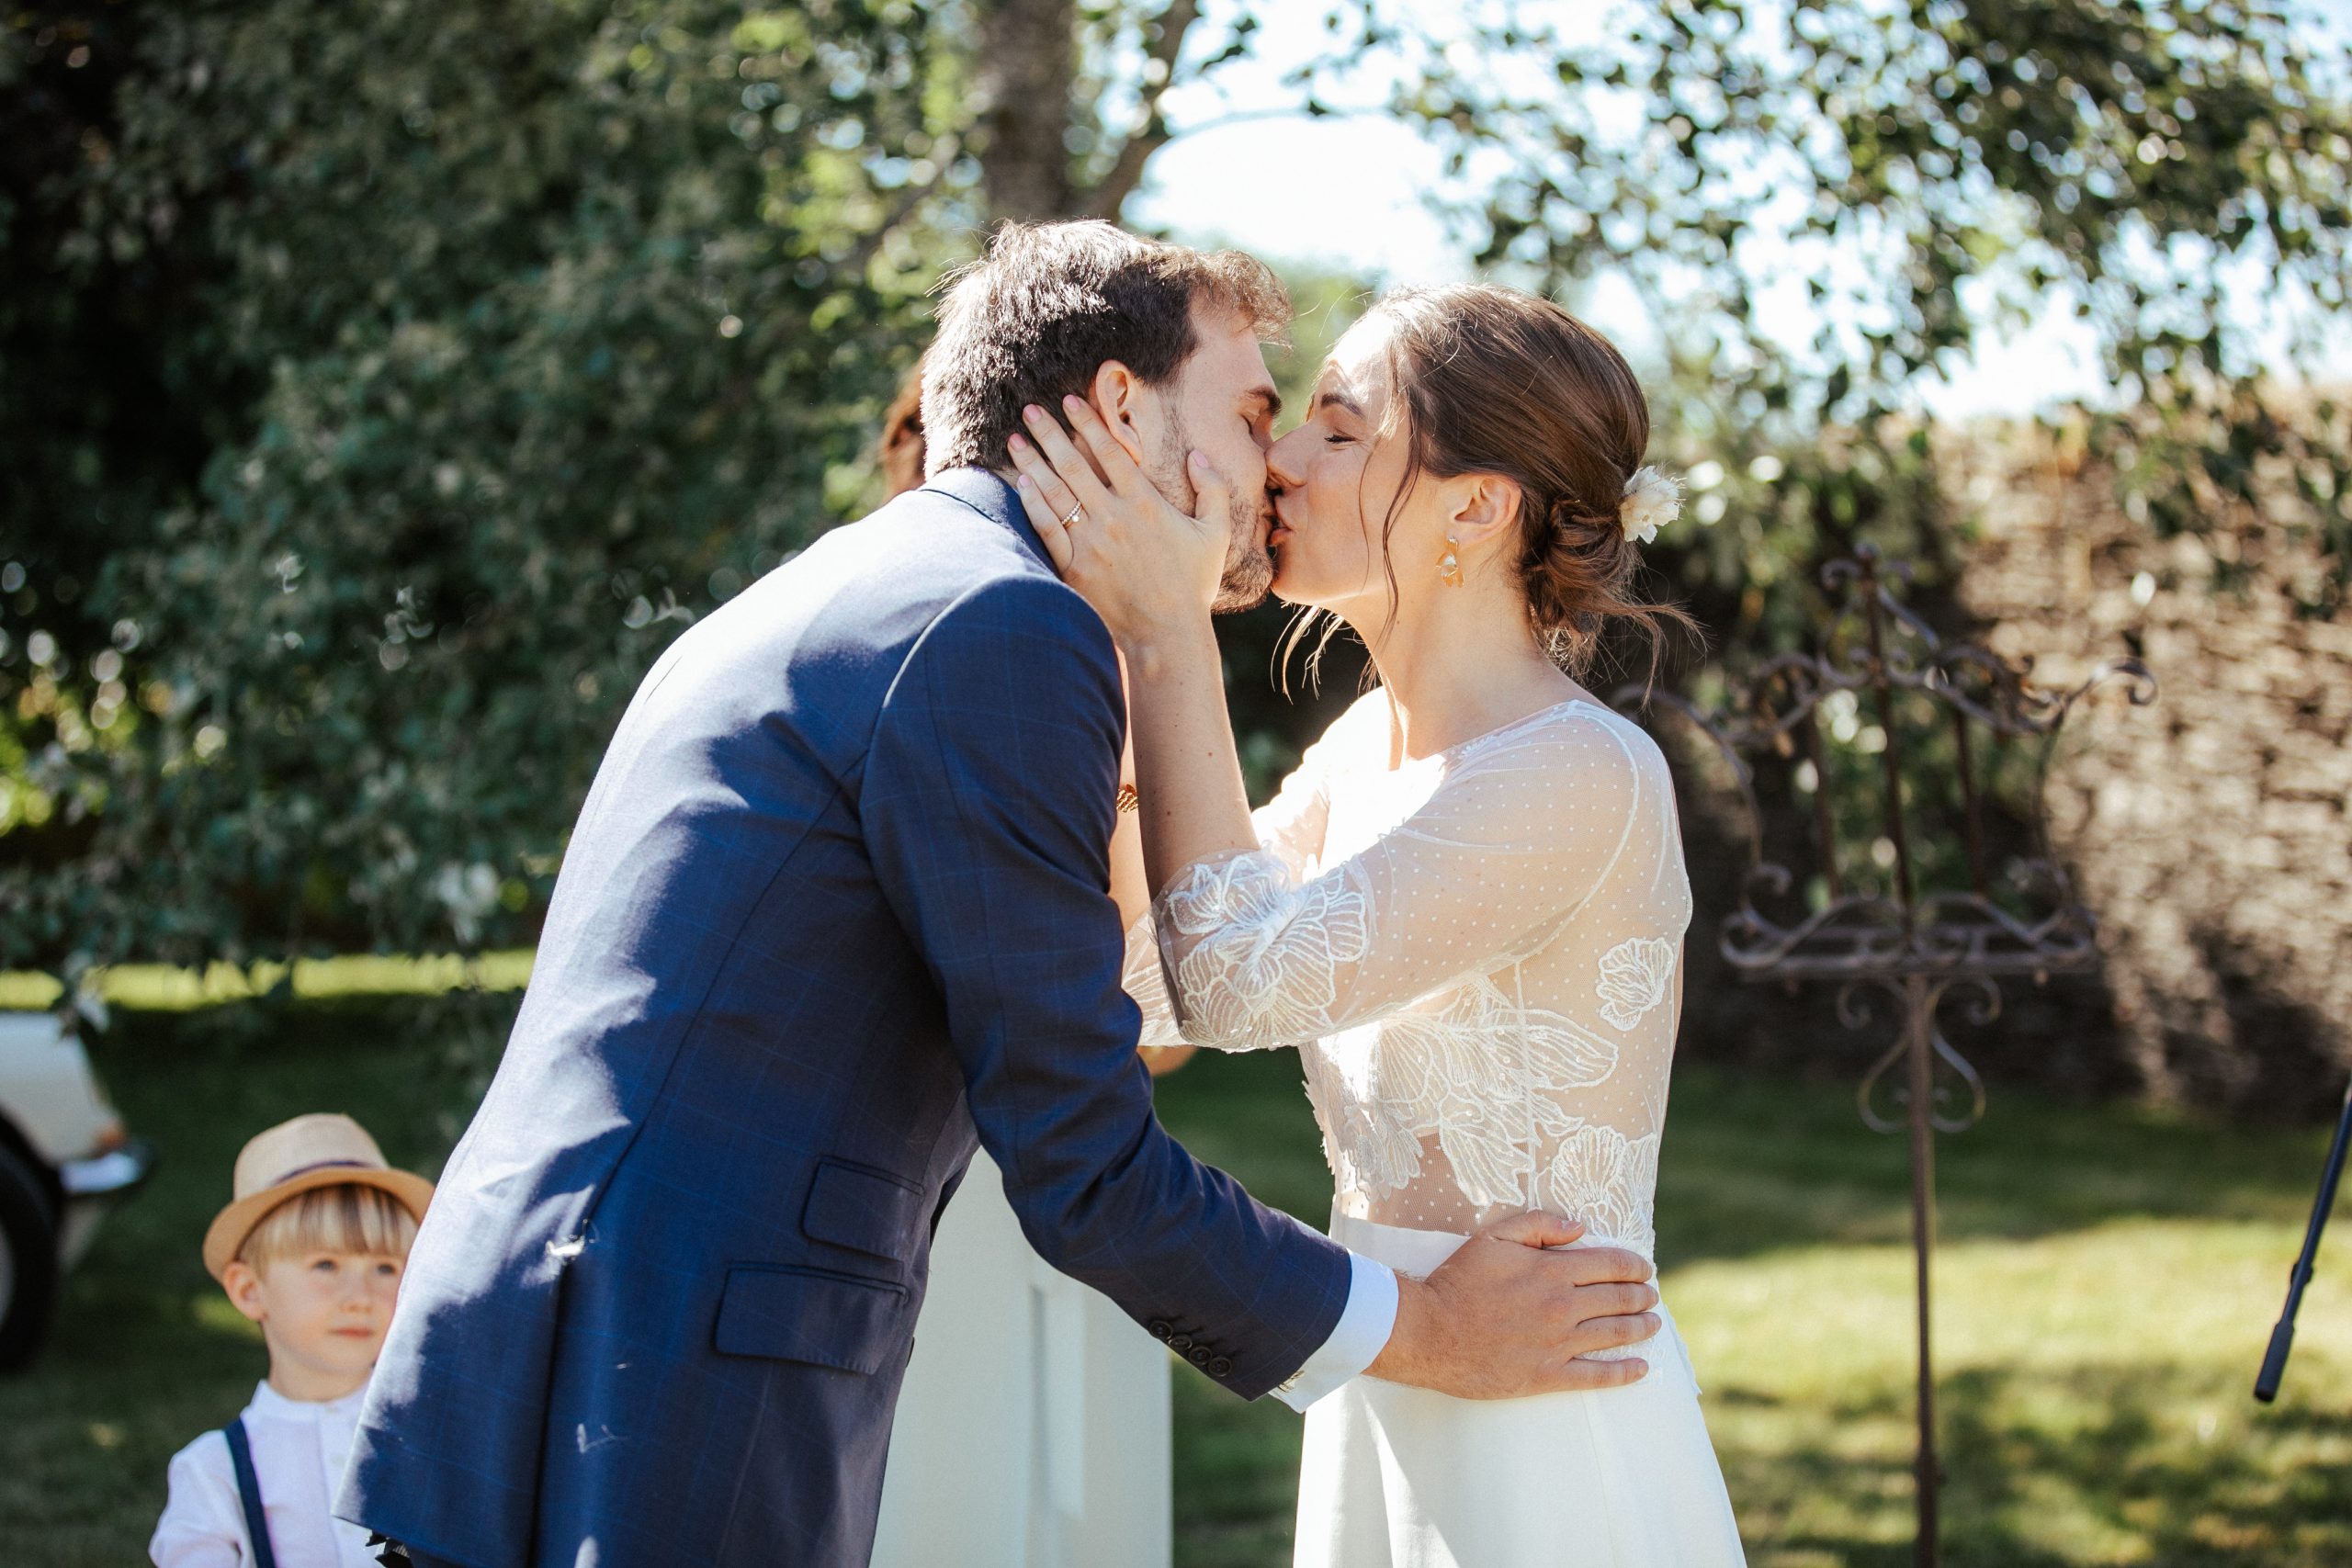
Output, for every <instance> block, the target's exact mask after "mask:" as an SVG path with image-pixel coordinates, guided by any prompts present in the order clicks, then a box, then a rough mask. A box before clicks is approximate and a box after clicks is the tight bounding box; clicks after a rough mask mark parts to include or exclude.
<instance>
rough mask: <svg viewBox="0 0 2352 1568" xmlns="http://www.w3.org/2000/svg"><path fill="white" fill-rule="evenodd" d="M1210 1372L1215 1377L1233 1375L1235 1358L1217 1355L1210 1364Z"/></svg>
mask: <svg viewBox="0 0 2352 1568" xmlns="http://www.w3.org/2000/svg"><path fill="white" fill-rule="evenodd" d="M1208 1374H1209V1376H1211V1377H1213V1378H1229V1377H1231V1376H1232V1375H1233V1358H1232V1357H1230V1356H1217V1357H1215V1358H1212V1359H1211V1360H1210V1361H1209V1364H1208Z"/></svg>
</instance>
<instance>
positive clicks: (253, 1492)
mask: <svg viewBox="0 0 2352 1568" xmlns="http://www.w3.org/2000/svg"><path fill="white" fill-rule="evenodd" d="M220 1435H221V1436H222V1437H224V1438H228V1439H229V1462H230V1463H231V1464H232V1465H234V1466H235V1467H236V1471H237V1501H239V1502H240V1503H243V1505H244V1506H245V1539H246V1540H249V1541H251V1542H253V1548H254V1568H277V1553H276V1552H274V1551H271V1550H270V1549H269V1521H268V1520H267V1519H266V1518H265V1517H262V1511H261V1478H260V1477H259V1476H257V1475H255V1474H254V1448H253V1444H252V1443H250V1442H249V1441H247V1440H246V1438H245V1418H244V1417H243V1416H238V1417H237V1418H236V1419H235V1420H234V1421H232V1422H230V1423H229V1424H228V1425H227V1426H226V1427H221V1428H220Z"/></svg>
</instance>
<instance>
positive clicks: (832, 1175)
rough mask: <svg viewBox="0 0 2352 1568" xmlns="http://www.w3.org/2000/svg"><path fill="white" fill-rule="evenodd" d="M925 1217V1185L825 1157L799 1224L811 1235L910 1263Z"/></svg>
mask: <svg viewBox="0 0 2352 1568" xmlns="http://www.w3.org/2000/svg"><path fill="white" fill-rule="evenodd" d="M922 1217H923V1201H922V1189H920V1188H918V1187H915V1186H913V1185H911V1184H910V1183H908V1182H904V1181H901V1180H899V1179H898V1178H897V1177H895V1176H890V1175H887V1174H885V1173H884V1172H882V1171H878V1170H869V1169H867V1168H865V1167H863V1166H854V1165H845V1164H843V1163H842V1162H841V1161H839V1160H826V1161H824V1162H823V1163H822V1164H820V1165H819V1166H818V1167H817V1176H816V1179H815V1180H813V1181H811V1182H810V1183H809V1205H808V1207H807V1208H805V1209H803V1210H802V1211H801V1213H800V1229H801V1231H802V1233H803V1234H804V1235H808V1236H809V1237H810V1238H811V1239H812V1240H816V1241H824V1242H831V1244H832V1245H834V1246H835V1247H849V1248H851V1249H852V1250H854V1251H857V1252H865V1253H871V1254H872V1255H873V1256H875V1257H876V1258H897V1259H899V1261H901V1262H911V1261H912V1259H911V1258H910V1256H909V1253H910V1248H911V1247H912V1245H913V1240H914V1236H915V1234H916V1231H917V1229H918V1227H919V1226H920V1225H921V1224H922Z"/></svg>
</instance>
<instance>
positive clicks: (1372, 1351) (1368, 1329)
mask: <svg viewBox="0 0 2352 1568" xmlns="http://www.w3.org/2000/svg"><path fill="white" fill-rule="evenodd" d="M1396 1327H1397V1276H1396V1274H1395V1273H1394V1272H1393V1271H1392V1270H1391V1269H1389V1267H1388V1265H1386V1264H1385V1263H1374V1261H1373V1260H1372V1259H1371V1258H1365V1257H1363V1256H1362V1255H1360V1254H1358V1253H1353V1252H1351V1253H1349V1254H1348V1304H1347V1306H1346V1307H1345V1308H1344V1309H1343V1310H1342V1311H1341V1312H1340V1321H1339V1324H1338V1325H1336V1326H1335V1327H1334V1328H1333V1329H1332V1330H1331V1337H1329V1338H1328V1339H1326V1340H1324V1341H1323V1343H1322V1345H1321V1346H1319V1347H1318V1348H1317V1349H1316V1351H1315V1353H1314V1354H1313V1355H1311V1356H1309V1357H1307V1358H1306V1363H1305V1364H1304V1365H1302V1366H1301V1367H1300V1368H1299V1369H1298V1371H1295V1372H1293V1373H1291V1375H1290V1376H1288V1377H1286V1378H1284V1379H1283V1381H1282V1382H1279V1383H1277V1384H1276V1385H1275V1386H1274V1397H1275V1398H1276V1399H1279V1400H1281V1401H1282V1402H1283V1404H1287V1405H1289V1406H1290V1407H1291V1408H1292V1409H1293V1410H1305V1409H1306V1407H1307V1406H1308V1405H1310V1404H1314V1403H1315V1402H1316V1401H1317V1400H1318V1399H1320V1398H1322V1397H1323V1396H1324V1395H1325V1394H1327V1393H1330V1392H1331V1391H1332V1390H1333V1389H1335V1388H1338V1387H1339V1386H1340V1384H1341V1383H1343V1382H1347V1381H1348V1380H1349V1379H1350V1378H1351V1377H1354V1376H1355V1375H1356V1374H1357V1373H1359V1372H1361V1371H1363V1370H1364V1369H1365V1368H1366V1367H1368V1366H1370V1365H1372V1363H1373V1360H1374V1358H1376V1357H1377V1356H1378V1355H1379V1354H1380V1352H1381V1351H1383V1350H1385V1349H1386V1348H1387V1347H1388V1336H1389V1335H1390V1334H1391V1333H1392V1332H1394V1331H1395V1329H1396Z"/></svg>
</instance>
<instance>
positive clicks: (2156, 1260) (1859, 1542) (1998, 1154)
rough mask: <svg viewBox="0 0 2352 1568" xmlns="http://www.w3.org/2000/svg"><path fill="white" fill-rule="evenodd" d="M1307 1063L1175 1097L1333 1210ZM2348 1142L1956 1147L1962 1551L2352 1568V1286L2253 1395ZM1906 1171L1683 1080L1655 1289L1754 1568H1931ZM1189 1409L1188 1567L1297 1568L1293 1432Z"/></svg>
mask: <svg viewBox="0 0 2352 1568" xmlns="http://www.w3.org/2000/svg"><path fill="white" fill-rule="evenodd" d="M1294 1074H1295V1066H1292V1065H1290V1064H1286V1063H1284V1062H1283V1061H1282V1060H1281V1059H1280V1058H1279V1057H1276V1056H1272V1055H1268V1056H1261V1057H1258V1058H1253V1059H1241V1060H1236V1059H1204V1065H1201V1066H1189V1067H1187V1068H1186V1069H1185V1070H1184V1072H1182V1073H1180V1074H1178V1075H1177V1076H1176V1077H1173V1078H1170V1079H1168V1080H1166V1081H1165V1082H1164V1083H1163V1084H1162V1086H1161V1089H1160V1096H1161V1108H1162V1113H1163V1115H1164V1116H1165V1117H1166V1118H1167V1120H1168V1122H1169V1123H1170V1126H1171V1127H1173V1128H1174V1129H1175V1130H1176V1131H1177V1132H1178V1134H1179V1135H1181V1136H1182V1137H1184V1138H1185V1139H1186V1141H1187V1142H1188V1143H1190V1144H1192V1145H1193V1146H1194V1147H1195V1148H1197V1149H1198V1150H1200V1152H1202V1153H1203V1154H1204V1156H1207V1157H1210V1158H1213V1159H1216V1160H1218V1161H1219V1162H1220V1163H1223V1164H1226V1165H1227V1166H1228V1167H1229V1168H1232V1169H1233V1170H1235V1172H1236V1173H1237V1174H1238V1175H1240V1176H1241V1177H1242V1178H1243V1179H1244V1180H1245V1181H1247V1182H1248V1183H1249V1184H1250V1187H1251V1189H1252V1190H1257V1191H1261V1193H1263V1194H1266V1195H1269V1196H1272V1197H1275V1198H1277V1199H1278V1200H1279V1201H1284V1202H1286V1203H1289V1204H1291V1206H1292V1207H1293V1208H1294V1212H1296V1213H1302V1214H1306V1215H1310V1216H1312V1217H1317V1218H1319V1217H1320V1214H1321V1205H1322V1204H1324V1203H1326V1202H1327V1201H1328V1194H1329V1184H1328V1179H1327V1178H1325V1177H1324V1175H1323V1172H1322V1168H1321V1162H1320V1159H1319V1157H1317V1153H1316V1149H1317V1145H1316V1135H1315V1132H1314V1127H1313V1123H1312V1122H1311V1120H1310V1119H1309V1118H1308V1117H1307V1115H1306V1106H1305V1104H1304V1102H1303V1100H1297V1098H1296V1094H1297V1091H1296V1089H1295V1080H1294V1077H1293V1075H1294ZM2324 1146H2325V1133H2324V1129H2317V1128H2298V1129H2294V1130H2291V1131H2288V1130H2279V1129H2243V1128H2231V1127H2226V1126H2219V1125H2212V1124H2208V1123H2205V1122H2199V1121H2198V1120H2196V1119H2194V1118H2184V1117H2178V1116H2174V1115H2169V1114H2165V1113H2159V1112H2154V1111H2144V1110H2140V1109H2136V1108H2129V1107H2099V1106H2074V1105H2066V1104H2062V1103H2057V1102H2052V1101H2049V1100H2042V1099H2041V1098H2039V1097H2036V1096H2034V1095H2031V1094H2029V1093H2024V1092H2020V1091H2004V1092H2001V1093H1999V1094H1997V1095H1996V1099H1995V1101H1994V1105H1993V1110H1992V1114H1991V1116H1990V1117H1989V1118H1988V1119H1987V1121H1986V1122H1985V1123H1984V1125H1982V1126H1980V1127H1979V1128H1977V1129H1975V1130H1974V1131H1973V1132H1971V1133H1968V1134H1963V1135H1961V1136H1958V1137H1952V1138H1947V1139H1943V1140H1941V1141H1940V1142H1939V1162H1940V1170H1939V1192H1940V1195H1941V1200H1942V1201H1941V1217H1942V1221H1943V1227H1942V1234H1943V1236H1944V1240H1943V1242H1942V1244H1941V1246H1940V1247H1939V1249H1938V1251H1937V1255H1936V1265H1935V1310H1936V1343H1937V1365H1938V1370H1939V1382H1938V1389H1939V1393H1938V1397H1939V1405H1940V1412H1941V1422H1940V1432H1941V1439H1940V1440H1941V1443H1942V1459H1943V1464H1944V1469H1945V1472H1946V1484H1945V1490H1944V1521H1945V1530H1944V1540H1945V1543H1946V1547H1947V1551H1946V1553H1945V1560H1946V1561H1947V1562H1950V1563H1952V1564H1955V1565H1960V1568H1966V1565H1977V1568H2042V1565H2052V1568H2054V1565H2058V1564H2065V1565H2069V1568H2073V1565H2085V1568H2087V1565H2090V1564H2107V1563H2117V1564H2122V1563H2148V1564H2165V1565H2168V1568H2169V1565H2175V1564H2183V1565H2185V1564H2199V1563H2238V1564H2247V1565H2254V1564H2260V1565H2261V1568H2320V1565H2322V1564H2340V1563H2344V1562H2352V1286H2347V1284H2346V1281H2345V1280H2344V1279H2343V1278H2342V1277H2341V1272H2342V1271H2341V1270H2336V1271H2331V1270H2329V1269H2325V1268H2323V1269H2322V1271H2321V1275H2320V1279H2319V1280H2318V1282H2317V1283H2315V1284H2314V1285H2313V1287H2312V1292H2311V1293H2310V1295H2309V1296H2308V1297H2307V1298H2306V1301H2305V1303H2304V1308H2303V1316H2302V1331H2301V1336H2300V1337H2299V1338H2298V1340H2297V1343H2296V1348H2295V1359H2294V1361H2293V1362H2292V1364H2291V1365H2290V1368H2289V1371H2288V1378H2287V1387H2286V1391H2285V1393H2284V1394H2283V1395H2282V1396H2281V1402H2280V1404H2278V1406H2277V1407H2275V1408H2270V1409H2265V1408H2264V1407H2262V1406H2259V1405H2257V1404H2255V1402H2254V1400H2253V1399H2252V1397H2251V1395H2250V1393H2249V1390H2250V1389H2251V1387H2252V1385H2253V1381H2254V1373H2255V1369H2256V1366H2257V1365H2258V1364H2259V1363H2260V1360H2261V1355H2262V1348H2263V1345H2264V1343H2265V1342H2266V1340H2267V1337H2268V1334H2269V1330H2270V1325H2271V1323H2272V1321H2273V1319H2274V1318H2275V1317H2276V1316H2277V1314H2278V1303H2279V1299H2280V1296H2281V1295H2282V1294H2283V1292H2284V1288H2285V1284H2286V1273H2287V1267H2288V1265H2289V1263H2290V1261H2291V1260H2292V1259H2293V1258H2294V1255H2295V1250H2296V1248H2297V1247H2298V1245H2299V1244H2300V1242H2301V1235H2302V1224H2303V1220H2304V1216H2305V1213H2306V1212H2307V1206H2308V1204H2309V1202H2310V1200H2311V1190H2312V1182H2313V1181H2315V1179H2316V1178H2317V1175H2318V1169H2319V1162H2320V1157H2321V1154H2322V1152H2323V1151H2324ZM1904 1161H1905V1153H1904V1148H1903V1145H1902V1142H1901V1140H1899V1139H1894V1138H1883V1137H1879V1136H1877V1135H1874V1134H1871V1133H1869V1132H1867V1131H1865V1130H1864V1129H1863V1128H1862V1127H1861V1126H1860V1125H1859V1124H1858V1123H1857V1122H1855V1120H1854V1115H1853V1109H1852V1101H1851V1100H1850V1098H1849V1094H1848V1093H1847V1092H1846V1090H1845V1088H1844V1086H1842V1085H1839V1084H1836V1083H1827V1084H1817V1085H1804V1084H1790V1083H1785V1082H1772V1081H1770V1080H1764V1079H1758V1078H1752V1077H1739V1076H1732V1075H1723V1074H1715V1073H1710V1072H1707V1071H1704V1070H1685V1071H1684V1072H1682V1073H1680V1074H1679V1075H1678V1081H1677V1085H1676V1089H1675V1105H1674V1110H1673V1111H1672V1112H1670V1113H1669V1116H1668V1131H1667V1139H1666V1151H1665V1156H1664V1161H1663V1168H1662V1171H1661V1176H1660V1197H1659V1205H1658V1230H1659V1245H1660V1256H1661V1258H1662V1261H1663V1264H1664V1268H1663V1272H1662V1274H1661V1277H1660V1285H1661V1288H1662V1290H1663V1292H1664V1293H1665V1296H1666V1298H1667V1300H1668V1303H1670V1304H1671V1306H1672V1307H1673V1309H1674V1313H1675V1315H1676V1318H1677V1320H1678V1321H1679V1324H1680V1325H1681V1327H1682V1330H1683V1333H1684V1335H1685V1337H1687V1338H1688V1340H1689V1342H1690V1345H1691V1358H1692V1359H1693V1361H1694V1362H1695V1363H1696V1364H1697V1367H1698V1371H1699V1378H1700V1382H1701V1383H1702V1385H1704V1387H1705V1389H1706V1395H1705V1401H1704V1404H1705V1409H1706V1414H1707V1422H1708V1427H1709V1429H1710V1431H1711V1432H1712V1433H1713V1436H1714V1439H1715V1443H1716V1447H1717V1450H1718V1451H1719V1453H1720V1454H1721V1456H1722V1459H1723V1462H1724V1474H1725V1477H1726V1480H1727V1482H1728V1483H1729V1485H1730V1489H1731V1495H1732V1501H1733V1503H1734V1506H1736V1508H1737V1510H1738V1513H1739V1517H1740V1524H1741V1529H1742V1532H1743V1534H1744V1535H1745V1536H1746V1538H1747V1541H1748V1547H1749V1552H1750V1561H1751V1562H1752V1563H1753V1564H1755V1568H1831V1565H1835V1568H1899V1565H1905V1564H1908V1563H1909V1562H1911V1560H1912V1559H1911V1531H1912V1517H1913V1514H1912V1510H1913V1498H1912V1484H1911V1457H1912V1442H1913V1419H1914V1417H1913V1409H1912V1393H1911V1390H1912V1377H1913V1359H1912V1357H1913V1340H1912V1333H1913V1328H1912V1323H1913V1317H1912V1313H1913V1306H1912V1294H1911V1280H1912V1274H1911V1269H1912V1262H1911V1252H1910V1247H1909V1245H1908V1240H1907V1237H1908V1234H1909V1213H1908V1208H1907V1191H1908V1189H1907V1186H1906V1176H1905V1163H1904ZM2345 1245H2347V1246H2352V1242H2346V1244H2345ZM1177 1394H1178V1400H1177V1423H1178V1425H1177V1452H1178V1455H1179V1468H1178V1476H1177V1515H1178V1528H1179V1541H1180V1545H1179V1554H1178V1561H1179V1562H1180V1563H1182V1564H1184V1565H1185V1568H1242V1565H1244V1564H1249V1565H1267V1568H1272V1565H1274V1564H1280V1563H1283V1562H1287V1561H1288V1540H1289V1529H1288V1523H1289V1512H1290V1502H1291V1496H1292V1493H1291V1490H1290V1486H1289V1482H1290V1480H1291V1477H1292V1476H1293V1474H1294V1473H1295V1467H1296V1464H1297V1454H1298V1431H1297V1422H1296V1419H1295V1417H1292V1416H1289V1415H1288V1413H1287V1412H1283V1411H1280V1410H1278V1409H1272V1408H1268V1407H1265V1406H1262V1405H1261V1406H1249V1407H1244V1406H1240V1405H1238V1404H1235V1402H1234V1401H1232V1400H1230V1399H1227V1398H1225V1397H1224V1396H1222V1395H1221V1394H1218V1393H1216V1391H1214V1390H1213V1389H1210V1388H1208V1387H1207V1386H1206V1385H1205V1384H1203V1383H1202V1382H1201V1380H1199V1379H1197V1378H1186V1377H1184V1376H1182V1374H1180V1375H1179V1378H1178V1382H1177ZM1253 1454H1254V1456H1255V1458H1254V1463H1253V1461H1252V1458H1251V1456H1252V1455H1253ZM1277 1480H1279V1482H1280V1484H1275V1482H1276V1481H1277Z"/></svg>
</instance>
